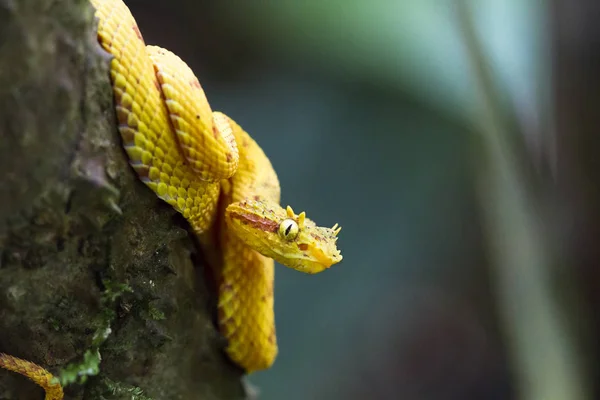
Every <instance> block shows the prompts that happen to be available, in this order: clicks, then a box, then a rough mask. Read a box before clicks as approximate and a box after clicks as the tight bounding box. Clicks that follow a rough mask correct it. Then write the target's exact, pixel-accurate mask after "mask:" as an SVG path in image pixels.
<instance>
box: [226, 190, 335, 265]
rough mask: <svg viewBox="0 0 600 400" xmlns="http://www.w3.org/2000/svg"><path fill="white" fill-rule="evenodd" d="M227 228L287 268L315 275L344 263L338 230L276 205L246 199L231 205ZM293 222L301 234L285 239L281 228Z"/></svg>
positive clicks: (228, 211)
mask: <svg viewBox="0 0 600 400" xmlns="http://www.w3.org/2000/svg"><path fill="white" fill-rule="evenodd" d="M225 214H226V220H227V224H228V227H229V228H230V229H231V230H232V232H233V233H234V234H235V235H236V236H237V237H238V238H239V239H240V240H241V241H242V242H244V243H245V244H246V245H247V246H249V247H250V248H252V249H254V250H256V251H258V252H259V253H261V254H262V255H264V256H265V257H269V258H272V259H274V260H275V261H277V262H278V263H280V264H282V265H285V266H286V267H289V268H293V269H295V270H298V271H301V272H305V273H308V274H316V273H319V272H321V271H324V270H325V269H328V268H329V267H331V266H332V265H334V264H337V263H339V262H340V261H341V260H342V255H341V253H340V251H339V250H338V248H337V246H336V242H337V239H338V237H337V233H339V228H337V226H336V227H335V228H336V229H333V228H324V227H319V226H317V225H316V224H315V223H314V222H313V221H312V220H310V219H309V218H307V217H306V213H304V212H302V213H300V214H299V215H296V214H294V213H293V211H292V209H291V208H290V207H287V209H283V208H282V207H281V206H279V205H278V204H276V203H272V202H268V201H263V200H246V201H242V202H238V203H232V204H230V205H229V206H228V207H227V209H226V211H225ZM290 219H292V220H294V221H295V222H296V223H297V224H298V229H299V231H298V234H297V235H296V236H295V237H294V238H293V239H291V240H289V239H286V238H283V237H282V236H281V233H280V229H279V227H280V225H281V224H282V223H283V222H284V221H289V220H290Z"/></svg>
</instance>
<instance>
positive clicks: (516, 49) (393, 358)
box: [127, 0, 561, 400]
mask: <svg viewBox="0 0 600 400" xmlns="http://www.w3.org/2000/svg"><path fill="white" fill-rule="evenodd" d="M127 3H128V5H129V6H130V8H131V10H132V12H133V14H134V15H135V16H136V19H137V21H138V24H139V26H140V28H141V31H142V33H143V35H144V37H145V40H146V43H148V44H158V45H161V46H163V47H166V48H168V49H170V50H172V51H174V52H175V53H176V54H178V55H179V56H181V57H182V58H183V59H184V60H186V61H187V62H188V64H189V65H190V66H191V67H192V68H193V69H194V70H195V71H196V73H197V75H198V77H199V79H200V82H201V83H202V85H203V87H204V89H205V91H206V93H207V96H208V98H209V101H210V102H211V105H212V106H213V109H215V110H222V111H224V112H226V113H227V114H228V115H230V116H231V117H232V118H233V119H235V120H236V121H237V122H238V123H240V124H241V125H242V126H243V127H244V128H245V129H246V130H247V131H248V132H250V134H251V135H253V137H254V138H255V139H256V140H257V141H258V142H259V144H260V145H261V146H262V147H263V149H264V150H265V152H266V153H267V155H268V156H269V157H270V159H271V160H272V163H273V165H274V167H275V169H276V170H277V172H278V174H279V178H280V180H281V184H282V203H283V204H290V205H291V206H292V207H293V208H294V209H295V211H296V212H299V211H302V210H305V211H306V212H307V215H308V216H309V217H311V218H312V219H314V220H315V221H317V222H318V223H319V224H322V225H326V226H331V225H333V224H334V223H336V222H338V223H340V224H341V226H342V227H343V229H342V232H341V234H340V240H339V242H338V244H339V247H340V248H341V250H342V254H343V256H344V260H343V262H342V263H341V264H339V265H336V266H335V267H333V268H331V269H330V270H328V271H326V272H324V273H322V274H320V275H316V276H307V275H302V274H300V273H297V272H295V271H292V270H289V269H286V268H284V267H281V266H278V267H277V270H276V285H275V296H276V300H275V303H276V320H277V333H278V340H279V346H280V353H279V357H278V359H277V361H276V363H275V365H274V367H273V368H272V369H270V370H268V371H265V372H261V373H257V374H255V375H252V376H251V377H250V380H251V382H252V383H254V384H256V385H258V386H259V388H260V393H261V398H262V399H265V400H275V399H286V400H301V399H367V398H372V399H508V398H514V397H515V395H516V394H515V390H516V385H517V382H516V380H515V379H514V378H515V371H514V368H513V364H512V361H511V356H510V355H509V354H510V352H509V349H508V347H510V344H507V339H506V336H505V333H506V330H505V329H504V328H502V323H504V322H501V321H503V319H502V318H499V301H498V298H497V296H496V286H495V285H494V284H493V283H492V281H493V278H492V276H493V274H494V273H493V272H491V271H492V270H491V269H490V262H489V258H490V255H489V254H488V252H487V251H486V243H485V241H486V239H485V238H486V233H485V229H484V227H483V226H482V218H481V207H480V204H479V199H478V195H477V190H478V189H477V185H476V174H475V171H477V170H478V169H479V168H482V167H481V164H480V162H481V160H479V159H478V158H477V157H476V155H477V150H476V149H477V147H476V146H475V145H474V144H473V137H474V135H478V134H479V133H477V132H476V119H477V118H476V115H477V107H478V106H480V105H481V98H480V97H478V95H477V83H476V79H474V74H475V72H474V71H473V69H472V67H471V64H470V62H469V57H468V47H467V46H466V45H465V42H464V40H463V37H462V36H461V30H460V27H459V23H458V21H457V18H456V14H457V9H456V3H457V2H456V1H450V0H421V1H417V0H406V1H398V0H395V1H394V0H387V1H386V0H375V1H364V0H362V1H361V0H327V1H319V0H304V1H291V0H290V1H286V0H280V1H264V2H263V1H255V0H237V1H234V0H232V1H218V2H217V1H207V0H204V1H191V0H187V1H186V0H180V1H178V2H165V1H158V0H155V1H150V0H130V1H128V2H127ZM471 3H472V5H473V6H474V7H472V11H473V21H474V27H475V33H476V35H477V37H478V38H479V40H480V41H481V45H482V50H483V52H484V53H483V55H484V56H485V58H486V59H487V60H488V62H489V64H490V65H491V66H492V67H493V73H492V79H493V81H494V83H495V84H496V85H497V87H498V88H500V89H499V95H500V96H501V98H502V99H503V101H504V102H506V103H507V104H509V105H510V106H511V107H513V108H514V110H517V115H516V116H517V117H518V125H519V127H520V129H521V131H522V132H526V133H527V132H535V131H536V129H537V127H539V125H540V124H541V123H542V122H540V121H542V120H543V116H540V112H541V111H540V110H543V109H544V102H547V97H548V90H549V89H548V84H547V81H548V79H549V73H548V60H547V57H548V55H547V43H546V41H547V32H546V30H547V29H548V24H547V16H546V14H547V10H546V4H545V3H544V2H541V1H538V0H488V1H477V2H471ZM175 5H177V6H175ZM524 139H525V142H532V141H534V142H535V141H536V140H540V138H539V137H537V136H535V135H531V136H525V138H524ZM539 361H543V360H539ZM556 398H561V397H560V396H559V397H556Z"/></svg>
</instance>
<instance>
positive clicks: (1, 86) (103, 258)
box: [0, 0, 244, 399]
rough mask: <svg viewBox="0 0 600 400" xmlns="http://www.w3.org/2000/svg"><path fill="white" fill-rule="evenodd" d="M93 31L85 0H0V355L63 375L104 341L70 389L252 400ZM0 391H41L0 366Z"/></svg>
mask: <svg viewBox="0 0 600 400" xmlns="http://www.w3.org/2000/svg"><path fill="white" fill-rule="evenodd" d="M95 30H96V21H95V20H94V16H93V9H92V7H91V5H90V4H89V3H88V1H87V0H64V1H48V0H18V1H17V0H0V123H1V125H0V137H1V140H0V200H1V201H0V352H6V353H9V354H12V355H15V356H18V357H22V358H25V359H28V360H31V361H34V362H36V363H38V364H40V365H42V366H44V367H46V368H48V369H49V370H50V371H52V372H53V373H55V374H57V375H59V374H60V372H61V371H63V372H64V370H65V369H67V370H69V369H70V370H71V372H73V371H74V372H75V373H84V372H85V371H83V370H77V368H79V367H78V365H81V366H83V365H86V362H84V358H85V356H86V354H87V355H90V354H92V355H93V354H95V353H94V351H95V350H98V352H99V354H100V356H101V361H100V363H99V369H100V371H99V373H98V374H97V375H95V376H90V377H89V378H88V379H87V380H86V381H85V383H74V384H71V385H69V386H67V388H66V398H73V399H102V398H106V399H112V398H114V399H118V398H128V399H130V398H132V397H131V395H132V393H138V394H137V396H138V397H137V398H152V399H239V398H243V397H244V389H243V385H242V383H241V380H240V378H241V373H240V371H239V370H238V369H237V368H236V367H235V366H233V365H232V364H231V363H230V362H229V361H228V359H227V358H226V357H225V355H224V353H223V351H222V348H223V341H222V339H221V337H220V335H219V334H218V332H217V330H216V328H215V326H214V322H213V321H214V311H213V307H211V301H210V300H211V296H210V295H209V290H208V285H206V284H205V281H204V279H203V276H204V275H203V273H202V271H203V266H202V265H200V264H201V262H200V261H199V260H201V259H202V257H201V253H199V252H198V251H197V250H196V246H195V244H194V241H193V239H192V237H191V236H190V234H189V233H188V231H187V225H186V223H185V221H184V220H183V219H182V218H181V217H180V216H179V215H178V214H176V213H175V212H174V211H173V210H172V208H171V207H169V206H168V205H167V204H165V203H164V202H162V201H161V200H159V199H158V198H157V197H156V196H155V195H154V194H153V193H152V192H151V191H150V190H148V189H147V188H146V187H145V186H144V185H143V184H142V183H141V182H139V181H138V180H137V177H136V176H135V174H134V172H133V170H132V169H131V168H130V167H129V165H128V163H127V159H126V155H125V153H124V151H123V149H122V147H121V143H120V138H119V135H118V133H117V131H116V123H115V118H114V111H113V98H112V92H111V89H110V83H109V73H108V67H109V62H110V59H109V57H108V55H107V54H105V53H104V52H103V51H102V50H101V49H100V47H99V46H98V44H97V42H96V34H95ZM115 287H120V288H121V289H125V290H121V291H122V293H120V295H119V293H115V291H114V288H115ZM107 288H109V290H107ZM90 350H92V351H90ZM92 364H93V361H92ZM67 365H70V366H71V367H70V368H66V367H67ZM140 391H143V395H142V394H140ZM125 393H128V394H125ZM143 396H146V397H143ZM0 398H1V399H33V398H40V399H41V398H42V394H41V389H40V388H38V387H37V386H35V385H33V384H32V383H31V382H29V381H28V380H26V379H24V378H22V377H20V376H19V375H16V374H14V373H11V372H8V371H4V370H0ZM134 398H135V397H134Z"/></svg>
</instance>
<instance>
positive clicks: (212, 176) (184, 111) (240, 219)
mask: <svg viewBox="0 0 600 400" xmlns="http://www.w3.org/2000/svg"><path fill="white" fill-rule="evenodd" d="M90 1H91V3H92V5H93V6H94V7H95V8H96V17H97V18H98V41H99V43H100V45H101V46H102V47H103V48H104V49H105V50H106V51H107V52H108V53H110V54H111V55H112V57H113V58H112V60H111V68H110V76H111V82H112V86H113V92H114V98H115V109H116V115H117V122H118V129H119V132H120V134H121V138H122V141H123V146H124V148H125V151H126V152H127V155H128V157H129V163H130V165H131V166H132V168H133V169H134V170H135V172H136V173H137V175H138V177H139V178H140V180H141V181H142V182H143V183H145V184H146V185H147V186H148V187H149V188H150V189H152V190H153V191H154V192H155V193H156V195H157V196H158V197H159V198H161V199H162V200H164V201H166V202H167V203H169V204H170V205H171V206H173V207H174V208H175V209H176V210H177V211H178V212H180V213H181V214H183V216H184V217H185V218H186V219H187V220H188V221H189V223H190V225H191V227H192V229H193V231H194V233H195V235H196V236H197V237H198V239H199V241H200V243H201V244H202V245H203V247H204V248H205V251H207V252H215V251H216V252H217V253H216V254H218V258H217V259H218V260H219V261H218V264H219V265H213V266H211V267H212V268H213V270H214V272H215V274H214V275H215V279H216V283H217V285H218V296H219V299H218V305H217V311H218V325H219V330H220V332H221V334H222V335H223V336H224V337H225V338H226V339H227V341H228V346H227V347H226V349H225V350H226V352H227V354H228V355H229V357H230V359H231V360H232V361H234V362H235V363H236V364H238V365H239V366H240V367H242V368H243V369H244V370H245V371H246V372H247V373H251V372H254V371H257V370H261V369H266V368H269V367H270V366H271V365H272V363H273V362H274V360H275V357H276V355H277V352H278V348H277V343H276V335H275V318H274V310H273V281H274V260H275V261H277V262H279V263H281V264H283V265H285V266H287V267H290V268H294V269H296V270H299V271H302V272H305V273H311V274H314V273H318V272H321V271H323V270H325V269H327V268H329V267H330V266H331V265H333V264H336V263H338V262H340V261H341V260H342V256H341V254H340V251H339V250H338V249H337V247H336V241H337V235H338V233H339V231H340V229H341V228H338V226H337V224H336V225H335V226H334V227H332V228H324V227H319V226H317V225H316V224H315V223H314V222H313V221H311V220H310V219H308V218H307V217H306V214H305V213H304V212H302V213H300V214H295V213H294V211H293V210H292V208H291V207H289V206H288V207H287V208H283V207H281V206H280V204H279V200H280V186H279V180H278V178H277V174H276V173H275V171H274V169H273V167H272V165H271V162H270V161H269V159H268V158H267V156H266V155H265V153H264V152H263V150H262V149H261V148H260V147H259V145H258V144H257V143H256V142H255V141H254V140H253V139H252V138H251V137H250V135H248V133H247V132H245V131H244V130H243V129H242V128H241V127H240V126H239V125H238V124H237V123H235V122H234V121H233V120H232V119H230V118H229V117H228V116H226V115H225V114H222V113H220V112H213V111H212V109H211V107H210V105H209V103H208V100H207V98H206V95H205V93H204V91H203V89H202V87H201V85H200V83H199V81H198V79H197V78H196V76H195V75H194V73H193V71H192V70H191V69H190V68H189V67H188V66H187V65H186V64H185V62H184V61H183V60H181V59H180V58H179V57H178V56H176V55H175V54H173V53H171V52H170V51H168V50H165V49H163V48H160V47H157V46H146V44H145V43H144V40H143V38H142V35H141V33H140V30H139V29H138V26H137V24H136V21H135V19H134V18H133V16H132V15H131V13H130V11H129V9H128V8H127V6H126V5H125V4H124V3H123V1H122V0H90ZM0 367H3V368H7V369H10V370H12V371H15V372H19V373H21V374H24V375H26V376H28V377H29V378H30V379H32V380H33V381H34V382H36V383H37V384H39V385H40V386H42V387H44V388H45V390H46V399H47V400H50V399H54V400H56V399H58V400H60V399H62V388H61V387H60V385H58V389H57V386H56V385H54V386H53V385H51V384H50V379H51V378H52V375H51V374H49V373H48V372H47V371H46V370H44V369H43V368H42V367H39V366H37V365H35V364H33V363H29V362H27V361H24V360H20V359H17V358H15V357H12V356H9V355H6V354H2V353H0ZM59 389H60V390H59Z"/></svg>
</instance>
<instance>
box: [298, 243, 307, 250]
mask: <svg viewBox="0 0 600 400" xmlns="http://www.w3.org/2000/svg"><path fill="white" fill-rule="evenodd" d="M298 248H299V249H300V250H302V251H304V250H308V245H307V244H306V243H299V244H298Z"/></svg>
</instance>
